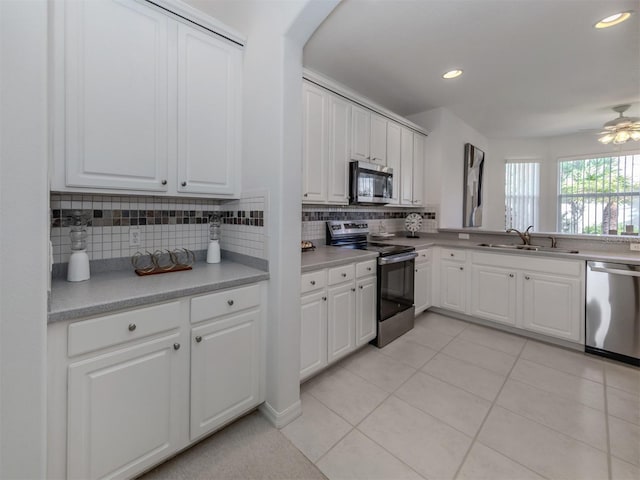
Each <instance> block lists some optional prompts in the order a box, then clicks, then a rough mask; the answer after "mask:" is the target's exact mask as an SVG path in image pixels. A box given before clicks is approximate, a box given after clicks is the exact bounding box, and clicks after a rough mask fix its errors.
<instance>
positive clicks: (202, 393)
mask: <svg viewBox="0 0 640 480" xmlns="http://www.w3.org/2000/svg"><path fill="white" fill-rule="evenodd" d="M259 324H260V312H259V311H258V310H257V309H256V310H252V311H249V312H245V313H242V314H239V315H233V316H231V317H223V318H221V319H216V320H214V321H212V322H209V323H206V324H204V325H202V326H199V327H195V328H193V330H192V331H191V340H192V342H191V345H192V347H191V429H190V437H191V440H194V439H196V438H198V437H200V436H202V435H204V434H205V433H208V432H210V431H211V430H213V429H215V428H216V427H219V426H221V425H223V424H225V423H226V422H228V421H229V420H231V419H232V418H234V417H236V416H237V415H240V414H241V413H244V412H245V411H247V410H249V409H250V408H252V407H254V406H255V405H257V404H258V403H260V401H259V395H260V364H261V362H260V344H259V342H260V325H259Z"/></svg>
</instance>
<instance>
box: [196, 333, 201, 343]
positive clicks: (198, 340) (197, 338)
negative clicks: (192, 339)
mask: <svg viewBox="0 0 640 480" xmlns="http://www.w3.org/2000/svg"><path fill="white" fill-rule="evenodd" d="M201 341H202V337H201V336H200V335H198V336H197V337H196V342H198V343H200V342H201Z"/></svg>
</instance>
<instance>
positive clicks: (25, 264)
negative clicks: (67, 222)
mask: <svg viewBox="0 0 640 480" xmlns="http://www.w3.org/2000/svg"><path fill="white" fill-rule="evenodd" d="M47 148H48V146H47V2H46V1H45V0H30V1H28V2H27V1H21V0H13V1H12V0H2V1H0V219H2V221H1V222H0V478H30V479H35V478H45V476H46V413H45V411H46V380H45V379H46V329H47V324H46V322H47V284H48V280H47V279H48V271H49V269H48V247H47V245H48V243H47V240H48V190H47Z"/></svg>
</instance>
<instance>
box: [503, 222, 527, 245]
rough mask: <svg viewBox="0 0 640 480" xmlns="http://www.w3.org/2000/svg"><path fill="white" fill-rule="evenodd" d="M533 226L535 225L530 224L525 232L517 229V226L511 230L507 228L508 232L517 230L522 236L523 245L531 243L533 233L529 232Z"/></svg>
mask: <svg viewBox="0 0 640 480" xmlns="http://www.w3.org/2000/svg"><path fill="white" fill-rule="evenodd" d="M532 228H533V225H529V226H528V227H527V229H526V230H525V231H524V233H523V232H521V231H519V230H516V229H515V228H510V229H509V230H507V233H511V232H515V233H517V234H518V236H519V237H520V240H522V244H523V245H531V234H530V233H529V230H531V229H532Z"/></svg>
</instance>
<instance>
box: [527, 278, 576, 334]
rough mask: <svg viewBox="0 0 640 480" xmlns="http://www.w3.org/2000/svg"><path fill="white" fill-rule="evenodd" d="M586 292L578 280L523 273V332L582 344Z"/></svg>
mask: <svg viewBox="0 0 640 480" xmlns="http://www.w3.org/2000/svg"><path fill="white" fill-rule="evenodd" d="M583 290H584V289H583V282H582V281H581V280H580V279H579V278H571V277H567V276H561V275H549V274H547V275H545V274H540V273H529V272H524V273H523V280H522V304H523V315H522V328H526V329H527V330H531V331H534V332H538V333H543V334H545V335H550V336H552V337H558V338H563V339H565V340H570V341H574V342H578V341H580V340H581V338H580V337H581V325H582V321H581V320H582V319H583V318H584V316H583V315H581V312H582V309H581V305H582V304H584V300H583V297H582V295H583Z"/></svg>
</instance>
